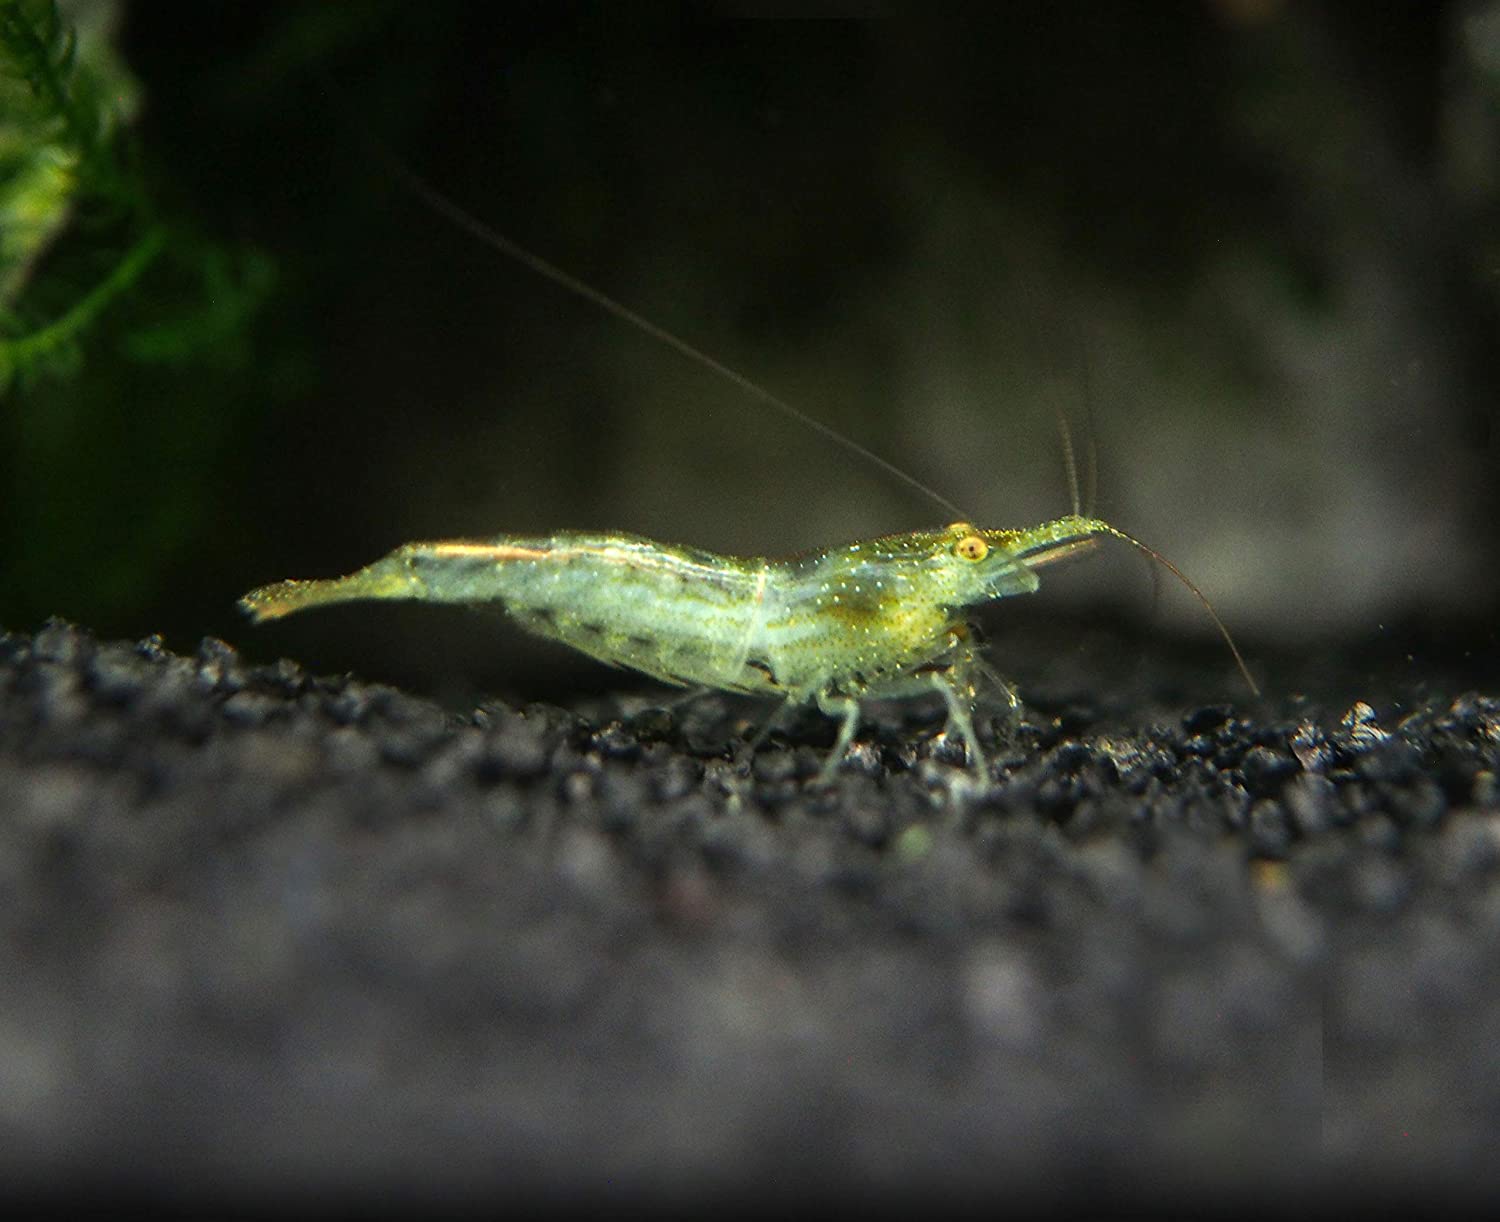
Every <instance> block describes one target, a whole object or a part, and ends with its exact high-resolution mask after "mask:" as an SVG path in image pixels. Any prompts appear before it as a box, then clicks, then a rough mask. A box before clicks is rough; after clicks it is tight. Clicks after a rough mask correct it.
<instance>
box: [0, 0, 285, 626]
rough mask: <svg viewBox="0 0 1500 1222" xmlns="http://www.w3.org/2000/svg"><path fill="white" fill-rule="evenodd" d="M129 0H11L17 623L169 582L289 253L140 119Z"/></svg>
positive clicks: (4, 57)
mask: <svg viewBox="0 0 1500 1222" xmlns="http://www.w3.org/2000/svg"><path fill="white" fill-rule="evenodd" d="M121 8H122V6H121V5H119V4H117V3H114V2H113V0H73V2H65V3H59V2H58V0H0V621H5V620H10V621H12V622H14V621H18V620H19V621H20V622H26V621H28V620H33V619H36V618H37V617H40V616H46V615H51V614H56V613H64V614H69V615H73V616H75V617H79V618H89V619H92V620H94V621H95V622H98V623H101V624H105V625H108V624H110V623H111V622H114V617H122V616H129V615H130V614H131V611H132V609H133V608H140V607H143V606H146V605H148V604H150V603H151V601H152V600H153V599H159V598H161V597H162V591H163V590H164V589H165V588H166V586H167V585H168V584H169V583H170V582H171V580H172V579H171V573H172V572H173V571H174V566H176V565H181V564H183V563H184V557H185V556H188V555H192V554H196V552H197V551H199V550H202V549H203V548H205V547H207V546H208V544H207V543H205V542H204V535H205V533H206V532H208V531H209V530H210V526H209V525H208V523H209V522H211V519H212V505H213V496H214V489H215V488H216V487H217V486H218V485H220V484H221V483H222V482H223V480H224V478H225V475H224V472H225V470H226V468H227V466H228V464H229V463H230V461H231V458H232V455H233V452H234V438H235V432H236V429H237V428H238V427H240V424H241V423H242V422H243V420H244V419H245V416H246V414H247V413H248V411H249V410H250V409H251V406H252V402H253V401H252V400H251V398H249V397H248V396H249V392H248V391H245V392H238V391H237V386H238V382H239V381H242V380H243V379H242V377H241V375H242V373H243V370H244V369H245V367H246V365H247V364H248V362H249V361H250V354H251V352H252V351H253V345H254V340H253V338H252V335H251V330H252V326H253V324H254V323H255V321H256V320H257V318H258V317H259V316H260V307H261V305H262V304H263V303H264V302H265V300H266V299H267V298H268V296H269V294H270V292H271V291H272V289H273V288H274V285H275V275H274V265H273V264H272V262H271V260H270V259H269V258H268V257H267V256H265V255H264V254H263V253H262V252H260V251H259V250H257V249H256V248H254V247H252V246H248V245H245V244H242V243H239V242H230V241H226V240H224V239H222V238H221V237H219V236H217V235H215V234H212V233H210V232H205V229H204V221H203V219H202V217H203V216H208V217H213V216H214V215H215V214H214V212H213V210H212V208H211V207H204V206H202V205H201V204H200V203H199V202H198V201H197V200H196V198H195V196H194V194H193V192H192V191H191V189H184V177H185V176H184V174H183V172H182V171H181V169H180V167H179V165H178V164H176V163H174V162H172V161H171V160H169V159H166V158H165V156H164V152H163V149H162V148H158V147H153V146H152V145H151V144H150V143H149V142H147V141H145V140H142V139H141V138H140V137H139V135H138V131H137V125H136V124H135V119H136V116H137V114H138V112H139V111H140V110H141V105H140V103H141V99H142V98H143V96H144V94H145V92H146V91H145V89H144V88H143V87H142V86H141V85H139V84H138V83H137V81H136V79H135V77H134V76H133V74H132V73H131V72H130V70H129V69H128V68H127V66H126V65H125V63H124V61H123V60H122V59H120V58H119V56H118V55H117V53H116V51H115V33H116V26H117V25H118V18H119V15H120V11H121ZM165 147H170V146H165Z"/></svg>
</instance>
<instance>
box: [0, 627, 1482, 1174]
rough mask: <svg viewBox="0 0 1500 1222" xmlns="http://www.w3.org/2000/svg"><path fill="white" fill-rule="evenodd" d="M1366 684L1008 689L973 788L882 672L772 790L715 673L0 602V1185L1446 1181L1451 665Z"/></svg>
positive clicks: (789, 757) (1457, 1009) (1472, 946)
mask: <svg viewBox="0 0 1500 1222" xmlns="http://www.w3.org/2000/svg"><path fill="white" fill-rule="evenodd" d="M1377 695H1379V693H1377V692H1375V691H1373V690H1372V691H1371V692H1370V694H1369V699H1368V702H1357V701H1353V700H1351V701H1350V702H1349V703H1348V704H1345V705H1342V707H1332V706H1330V707H1323V706H1320V705H1317V704H1315V703H1314V702H1312V701H1310V700H1307V699H1303V698H1292V697H1288V698H1287V699H1286V700H1285V701H1283V702H1281V707H1278V702H1277V701H1274V700H1273V701H1269V702H1267V703H1265V704H1263V705H1260V706H1257V707H1258V708H1259V712H1258V713H1257V714H1256V715H1253V716H1251V715H1247V714H1246V712H1245V711H1244V709H1242V708H1241V707H1239V706H1238V705H1235V704H1224V703H1199V704H1189V705H1187V706H1185V707H1183V706H1179V707H1176V708H1170V709H1168V708H1164V707H1160V706H1153V705H1151V704H1150V702H1149V699H1148V698H1147V697H1145V696H1139V695H1138V694H1136V693H1129V692H1126V693H1124V694H1123V695H1121V696H1120V698H1119V699H1118V700H1115V699H1113V698H1111V699H1110V700H1105V699H1102V698H1101V699H1098V700H1097V702H1096V703H1095V704H1093V705H1085V704H1082V703H1069V702H1066V701H1063V700H1059V701H1058V702H1056V703H1054V704H1053V705H1051V706H1048V704H1047V703H1046V694H1045V692H1043V693H1042V694H1041V703H1040V705H1039V704H1038V702H1037V699H1036V698H1032V700H1031V701H1030V703H1029V705H1028V710H1029V711H1028V712H1027V713H1026V714H1025V715H1024V716H1023V717H1022V719H1021V720H1020V722H1019V723H1018V724H1011V725H1009V726H1006V725H1003V724H1000V725H999V729H1000V731H1001V735H1002V741H1001V743H1000V745H999V746H998V747H997V748H996V750H995V757H996V758H995V759H993V760H992V764H993V766H994V770H995V773H996V780H995V782H994V784H993V786H992V787H991V788H989V789H988V790H986V791H985V792H982V793H974V792H966V791H965V787H964V774H963V773H962V772H959V771H957V770H956V769H955V768H954V767H953V766H952V763H951V760H952V758H953V757H952V755H951V753H950V748H949V747H948V746H947V745H946V744H943V743H941V742H935V741H934V740H933V735H932V731H933V729H934V724H935V723H934V719H933V717H932V716H931V714H930V713H929V712H927V711H923V710H918V711H916V712H909V713H906V714H903V713H902V712H901V710H894V711H893V713H892V714H891V716H892V717H893V718H895V717H899V716H902V715H907V716H911V717H913V718H914V719H915V721H917V722H919V723H920V724H917V725H914V726H910V727H904V726H902V725H901V724H900V722H899V721H897V720H890V721H886V722H882V723H879V724H877V725H876V726H874V727H872V728H871V729H869V730H867V731H865V732H862V734H861V736H860V746H859V747H858V748H857V749H856V752H855V754H854V756H853V757H852V758H851V760H850V762H849V763H848V765H847V766H846V767H845V769H844V770H843V771H842V773H841V775H840V777H839V782H838V785H837V786H836V787H835V788H833V789H830V790H822V789H819V788H817V787H816V786H814V785H813V784H812V777H813V776H814V774H815V773H816V770H817V768H818V766H819V763H820V761H821V755H822V751H823V750H824V749H825V748H826V745H827V743H828V742H829V741H830V739H831V732H830V728H829V727H828V726H826V725H825V724H823V723H822V722H821V721H820V720H819V719H817V718H816V717H813V718H809V719H807V720H806V721H805V722H803V723H800V724H796V725H794V726H793V727H792V729H791V730H790V731H789V733H788V734H787V735H782V734H779V733H778V734H776V735H773V736H772V738H771V740H770V742H769V743H767V744H766V745H765V746H764V747H762V748H761V750H760V751H759V752H758V753H756V754H755V755H754V757H753V758H751V757H750V756H749V754H748V752H747V749H746V747H745V734H746V732H747V731H749V730H751V729H753V726H751V725H750V724H749V720H748V718H749V715H751V714H753V713H755V712H756V711H755V710H747V709H746V708H745V707H744V706H741V705H738V704H734V703H731V702H721V701H719V700H717V699H715V698H707V699H704V700H701V701H699V702H696V703H692V704H689V705H687V706H683V707H679V708H676V709H673V710H670V711H664V710H662V709H660V708H655V707H651V704H650V701H649V700H647V699H644V698H630V697H620V698H619V699H615V700H605V701H598V702H595V707H592V708H589V707H584V708H581V709H580V711H578V712H567V711H563V710H560V709H556V708H551V707H546V706H542V705H534V706H531V707H528V708H525V709H513V708H509V707H505V706H502V705H498V704H495V705H487V706H485V707H482V708H481V709H479V710H478V711H475V712H473V713H470V714H465V715H459V714H456V713H454V712H451V711H445V710H444V709H442V708H440V707H438V706H437V705H434V704H432V703H429V702H427V701H425V700H422V699H417V698H414V697H411V696H407V695H404V694H402V693H401V692H399V691H395V690H392V689H390V688H388V687H382V686H378V685H374V684H367V683H362V682H358V681H355V680H353V679H349V678H319V677H314V676H312V675H309V674H307V673H305V672H304V671H303V670H301V669H300V668H298V667H297V666H296V665H294V664H292V663H289V662H280V663H278V664H276V665H271V666H254V665H250V664H248V663H247V662H246V661H245V660H243V659H242V658H241V657H240V656H239V655H238V654H237V653H236V652H235V651H234V650H233V649H231V648H230V647H229V646H227V645H225V644H223V643H222V642H219V641H214V640H206V641H204V642H203V644H202V645H201V647H200V648H199V650H198V652H197V655H196V656H194V657H182V656H178V655H175V654H173V653H170V652H168V651H167V650H165V649H164V648H163V647H162V646H161V645H160V643H159V642H156V641H154V640H147V641H145V642H141V643H137V644H131V643H123V642H107V643H106V642H97V641H95V640H93V639H92V638H91V637H90V636H89V634H87V633H86V632H83V631H81V630H78V629H75V628H73V627H71V626H69V625H66V624H61V623H51V624H49V625H47V626H46V627H45V628H43V629H42V630H41V631H39V632H37V633H36V634H35V635H34V636H26V635H21V634H12V635H5V636H0V923H3V935H0V978H3V981H4V984H3V989H0V1171H3V1174H4V1177H5V1182H6V1183H8V1184H10V1185H12V1186H13V1187H15V1186H18V1185H26V1186H29V1187H31V1188H34V1189H35V1190H37V1191H54V1190H57V1189H62V1190H65V1191H66V1190H68V1189H70V1188H77V1187H78V1186H79V1185H81V1184H97V1185H100V1186H101V1187H102V1186H105V1185H110V1186H121V1185H122V1186H124V1187H127V1188H134V1189H136V1190H139V1191H147V1192H152V1193H161V1194H166V1195H176V1196H180V1197H182V1198H184V1199H189V1200H193V1199H204V1198H207V1197H212V1198H220V1197H225V1196H228V1197H234V1196H237V1195H254V1194H262V1193H270V1194H316V1193H321V1192H325V1191H358V1192H363V1193H371V1194H374V1193H385V1192H395V1193H404V1194H411V1195H412V1196H431V1195H438V1196H447V1195H451V1196H464V1195H467V1194H472V1193H487V1192H490V1191H502V1192H508V1193H525V1194H549V1193H550V1194H558V1195H566V1194H579V1195H594V1194H605V1193H609V1194H615V1195H618V1194H622V1193H633V1194H636V1195H647V1194H656V1193H663V1192H673V1191H676V1192H693V1191H699V1190H701V1191H711V1190H715V1189H724V1190H726V1191H727V1190H731V1189H733V1190H740V1191H746V1190H748V1191H751V1192H755V1193H765V1194H778V1193H783V1194H788V1195H791V1194H801V1193H805V1192H807V1191H810V1190H815V1191H819V1192H821V1193H824V1194H827V1195H834V1194H840V1195H842V1194H849V1195H850V1197H851V1198H852V1199H861V1198H864V1197H874V1196H877V1195H881V1194H885V1193H887V1192H889V1191H891V1190H894V1189H903V1190H912V1191H917V1190H920V1191H927V1192H939V1193H943V1192H966V1191H971V1190H980V1189H985V1188H994V1189H1001V1190H1003V1191H1004V1192H1005V1193H1006V1194H1007V1200H1008V1201H1010V1202H1011V1203H1012V1204H1015V1203H1017V1202H1019V1201H1025V1200H1040V1199H1070V1198H1071V1199H1079V1198H1088V1199H1095V1198H1099V1197H1104V1198H1107V1199H1110V1200H1112V1201H1115V1202H1119V1201H1122V1200H1127V1199H1141V1198H1173V1199H1177V1198H1194V1197H1196V1198H1202V1197H1207V1196H1210V1195H1213V1194H1223V1193H1228V1194H1232V1195H1235V1196H1241V1197H1244V1196H1259V1195H1264V1194H1269V1193H1275V1194H1288V1193H1291V1192H1297V1193H1299V1194H1305V1193H1307V1192H1316V1191H1329V1192H1341V1193H1344V1194H1350V1193H1353V1194H1356V1195H1358V1194H1368V1195H1372V1196H1373V1195H1375V1194H1383V1193H1387V1192H1390V1191H1392V1190H1397V1191H1409V1192H1413V1193H1415V1192H1421V1193H1422V1194H1423V1199H1424V1200H1431V1199H1433V1197H1434V1195H1435V1196H1436V1197H1437V1198H1438V1199H1442V1198H1452V1197H1456V1198H1460V1199H1467V1198H1468V1197H1470V1196H1471V1195H1474V1194H1477V1193H1479V1192H1480V1191H1482V1190H1483V1189H1485V1188H1488V1187H1493V1186H1494V1185H1493V1181H1494V1164H1493V1158H1492V1152H1493V1150H1494V1147H1495V1134H1496V1132H1497V1125H1500V976H1497V973H1496V970H1495V969H1496V962H1497V950H1496V941H1497V934H1500V781H1497V776H1500V698H1495V697H1487V696H1483V695H1479V694H1475V693H1472V692H1470V693H1464V692H1462V691H1458V690H1453V691H1447V692H1445V693H1444V694H1442V695H1441V696H1434V695H1432V694H1430V693H1429V694H1428V695H1427V696H1426V697H1425V698H1424V699H1423V700H1421V701H1419V702H1412V701H1407V702H1405V703H1404V704H1402V705H1401V706H1400V707H1399V708H1398V707H1395V706H1393V705H1389V704H1386V705H1383V704H1382V703H1381V702H1380V701H1379V700H1377V699H1376V696H1377ZM1143 708H1146V709H1150V711H1149V713H1142V712H1139V711H1136V710H1139V709H1143ZM384 1199H390V1198H384ZM1385 1199H1390V1198H1385Z"/></svg>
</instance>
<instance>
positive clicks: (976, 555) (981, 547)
mask: <svg viewBox="0 0 1500 1222" xmlns="http://www.w3.org/2000/svg"><path fill="white" fill-rule="evenodd" d="M953 550H954V551H956V552H957V553H958V554H959V555H960V556H962V557H963V558H964V559H965V560H983V559H984V558H985V557H986V556H988V555H989V554H990V545H989V544H988V543H986V542H985V541H984V540H983V539H981V538H980V537H979V536H978V535H966V536H964V538H962V539H960V540H959V541H958V543H957V545H956V546H955V547H954V549H953Z"/></svg>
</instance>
